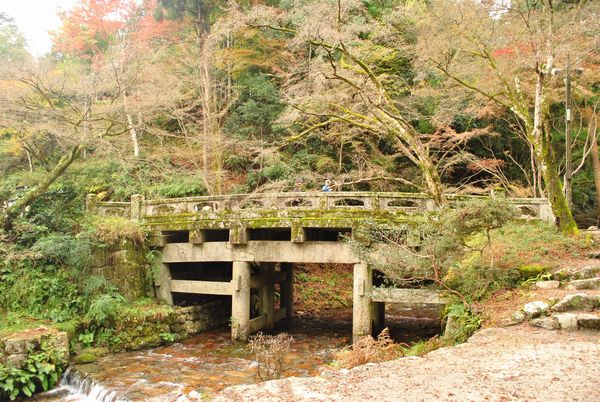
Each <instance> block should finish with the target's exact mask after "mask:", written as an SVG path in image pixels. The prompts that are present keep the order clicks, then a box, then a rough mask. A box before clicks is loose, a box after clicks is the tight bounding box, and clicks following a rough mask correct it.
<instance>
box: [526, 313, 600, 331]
mask: <svg viewBox="0 0 600 402" xmlns="http://www.w3.org/2000/svg"><path fill="white" fill-rule="evenodd" d="M530 323H531V325H532V326H534V327H539V328H544V329H561V330H564V331H576V330H578V329H590V330H595V331H600V315H599V314H598V313H596V314H594V313H579V314H575V313H555V314H552V315H551V316H549V317H540V318H535V319H533V320H531V322H530Z"/></svg>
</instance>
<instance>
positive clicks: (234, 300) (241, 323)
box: [231, 261, 251, 340]
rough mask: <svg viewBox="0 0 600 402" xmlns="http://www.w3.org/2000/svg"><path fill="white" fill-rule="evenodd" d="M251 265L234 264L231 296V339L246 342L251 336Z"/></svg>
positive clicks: (235, 262)
mask: <svg viewBox="0 0 600 402" xmlns="http://www.w3.org/2000/svg"><path fill="white" fill-rule="evenodd" d="M250 276H251V270H250V263H249V262H246V261H234V262H233V279H232V284H233V294H232V296H231V338H232V339H234V340H245V339H248V335H250Z"/></svg>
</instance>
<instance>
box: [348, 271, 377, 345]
mask: <svg viewBox="0 0 600 402" xmlns="http://www.w3.org/2000/svg"><path fill="white" fill-rule="evenodd" d="M372 286H373V275H372V272H371V269H370V268H369V266H368V265H367V264H364V263H358V264H354V287H353V291H352V294H353V298H352V341H353V342H356V341H358V340H359V339H360V338H361V337H363V336H367V335H371V330H372V322H371V315H372V307H371V288H372Z"/></svg>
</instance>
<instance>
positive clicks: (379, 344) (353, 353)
mask: <svg viewBox="0 0 600 402" xmlns="http://www.w3.org/2000/svg"><path fill="white" fill-rule="evenodd" d="M399 356H402V352H401V349H400V345H395V344H394V341H393V340H392V338H391V337H390V331H389V329H388V328H385V329H384V330H383V331H381V333H380V334H379V335H378V336H377V339H373V338H372V337H371V336H364V337H362V338H360V339H359V340H358V341H357V342H355V343H354V345H352V346H351V347H349V348H345V349H343V350H341V351H340V352H338V353H337V354H336V356H335V361H336V363H337V365H339V366H341V367H344V368H352V367H356V366H360V365H363V364H366V363H377V362H382V361H385V360H392V359H395V358H397V357H399Z"/></svg>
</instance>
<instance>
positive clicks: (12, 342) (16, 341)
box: [4, 338, 27, 355]
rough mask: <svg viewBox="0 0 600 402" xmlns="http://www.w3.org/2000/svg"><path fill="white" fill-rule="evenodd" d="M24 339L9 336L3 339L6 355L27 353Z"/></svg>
mask: <svg viewBox="0 0 600 402" xmlns="http://www.w3.org/2000/svg"><path fill="white" fill-rule="evenodd" d="M26 342H27V341H26V339H22V338H9V339H6V340H5V341H4V350H5V353H6V354H7V355H21V354H26V353H27V346H26Z"/></svg>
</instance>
